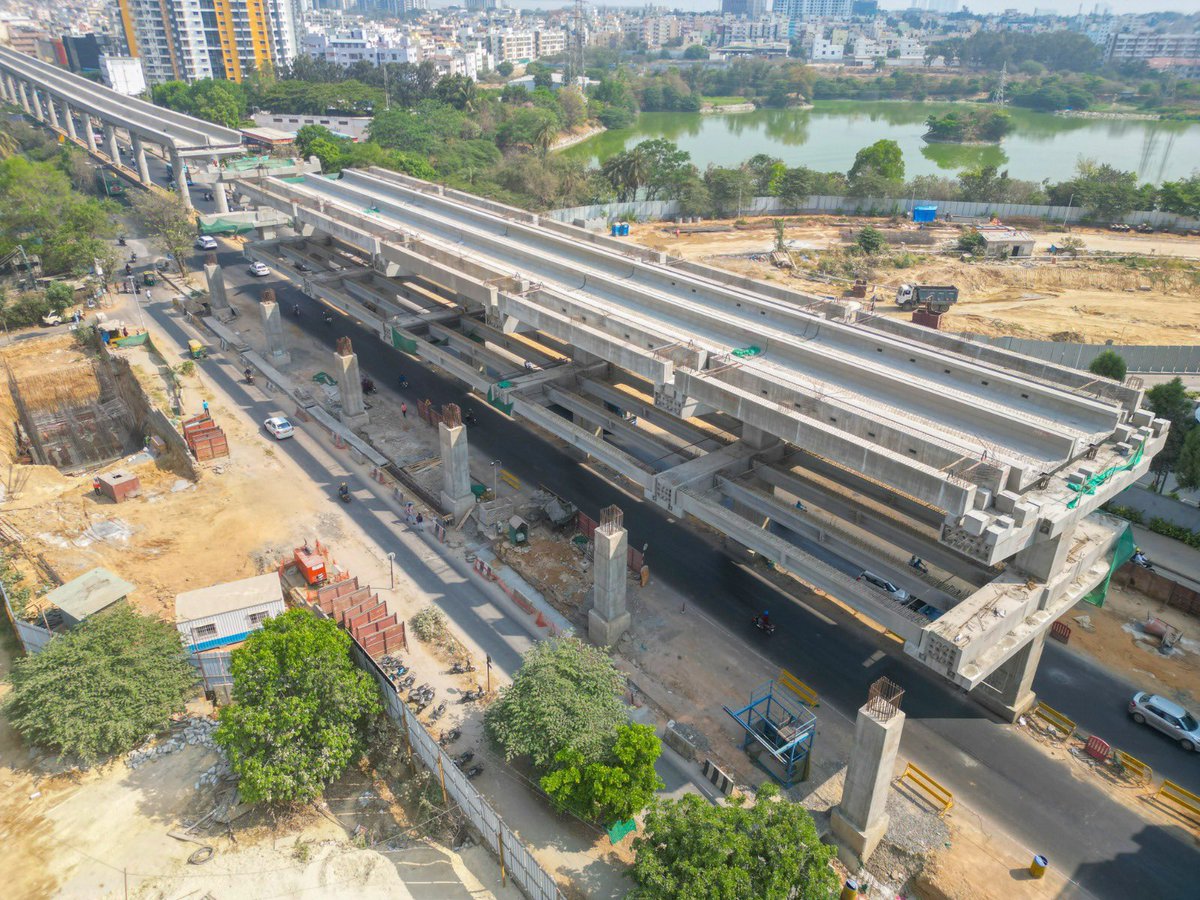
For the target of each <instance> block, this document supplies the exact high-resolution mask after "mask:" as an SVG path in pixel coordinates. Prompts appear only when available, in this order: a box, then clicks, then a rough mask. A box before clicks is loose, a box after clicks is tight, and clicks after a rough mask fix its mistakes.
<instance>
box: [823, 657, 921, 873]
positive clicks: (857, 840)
mask: <svg viewBox="0 0 1200 900" xmlns="http://www.w3.org/2000/svg"><path fill="white" fill-rule="evenodd" d="M881 684H889V685H890V684H891V682H888V681H887V680H886V679H880V681H877V682H876V683H875V684H874V685H872V686H871V694H872V696H871V699H869V700H868V701H867V702H866V703H865V704H864V705H863V706H862V707H860V708H859V710H858V717H857V718H856V719H855V722H854V746H853V747H851V749H850V763H849V765H848V766H847V767H846V781H845V784H844V786H843V787H842V800H841V802H840V803H839V804H838V805H837V806H836V807H834V810H833V816H832V820H831V822H830V824H831V825H832V827H833V835H834V837H835V838H836V839H837V841H838V845H839V846H838V857H839V858H840V859H841V860H842V862H843V863H845V864H846V865H847V866H848V867H849V868H851V869H852V870H853V869H856V868H858V867H859V866H860V865H862V864H863V863H865V862H866V861H867V859H869V858H870V856H871V854H872V853H874V852H875V848H876V847H877V846H878V845H879V841H880V840H881V839H882V838H883V836H884V834H885V833H886V832H887V827H888V814H887V811H886V805H887V798H888V791H889V790H890V788H891V783H892V773H893V771H894V770H895V768H896V752H897V750H899V749H900V734H901V733H902V732H903V731H904V713H903V712H901V711H900V709H899V699H900V698H899V697H896V698H895V703H891V702H886V701H882V700H881V698H880V697H877V696H876V690H877V688H879V687H880V685H881ZM893 687H894V685H893ZM901 693H902V692H901Z"/></svg>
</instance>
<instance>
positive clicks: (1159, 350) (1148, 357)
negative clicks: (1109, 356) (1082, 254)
mask: <svg viewBox="0 0 1200 900" xmlns="http://www.w3.org/2000/svg"><path fill="white" fill-rule="evenodd" d="M965 337H969V338H971V339H972V340H975V341H981V342H984V343H988V344H992V345H993V346H996V347H1003V348H1004V349H1005V350H1012V351H1013V352H1014V353H1023V354H1025V355H1026V356H1034V357H1037V358H1038V359H1044V360H1046V361H1047V362H1052V363H1058V364H1059V365H1063V366H1070V367H1071V368H1074V369H1086V368H1087V367H1088V366H1089V365H1091V363H1092V360H1094V359H1095V358H1096V357H1097V356H1099V355H1100V354H1101V353H1103V352H1104V351H1105V350H1112V351H1114V352H1115V353H1117V354H1119V355H1120V356H1121V358H1122V359H1124V360H1125V366H1126V368H1127V369H1128V371H1130V372H1133V373H1137V374H1143V375H1153V374H1166V375H1188V374H1195V373H1198V372H1200V346H1196V345H1194V344H1193V345H1191V346H1186V345H1180V346H1144V347H1143V346H1138V345H1136V344H1069V343H1061V342H1058V341H1035V340H1030V339H1028V338H1017V337H985V336H983V335H976V334H968V335H965Z"/></svg>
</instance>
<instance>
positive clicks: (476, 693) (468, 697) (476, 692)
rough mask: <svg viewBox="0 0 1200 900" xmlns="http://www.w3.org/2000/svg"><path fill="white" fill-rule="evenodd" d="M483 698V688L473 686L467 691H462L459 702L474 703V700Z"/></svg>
mask: <svg viewBox="0 0 1200 900" xmlns="http://www.w3.org/2000/svg"><path fill="white" fill-rule="evenodd" d="M482 699H483V688H474V689H472V690H469V691H463V695H462V697H461V698H460V699H459V701H458V702H459V703H474V702H475V701H476V700H482Z"/></svg>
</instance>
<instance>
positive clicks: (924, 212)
mask: <svg viewBox="0 0 1200 900" xmlns="http://www.w3.org/2000/svg"><path fill="white" fill-rule="evenodd" d="M912 216H913V218H912V220H913V221H914V222H933V221H935V220H936V219H937V207H936V206H914V207H913V214H912Z"/></svg>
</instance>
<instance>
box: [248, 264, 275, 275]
mask: <svg viewBox="0 0 1200 900" xmlns="http://www.w3.org/2000/svg"><path fill="white" fill-rule="evenodd" d="M250 274H251V275H270V274H271V270H270V269H268V268H267V267H266V266H265V265H263V264H262V263H260V262H254V263H251V264H250Z"/></svg>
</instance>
